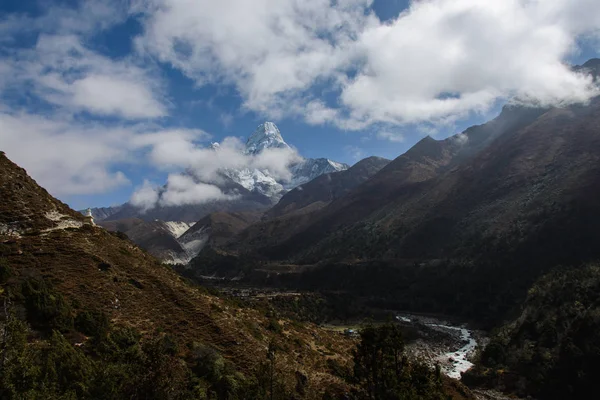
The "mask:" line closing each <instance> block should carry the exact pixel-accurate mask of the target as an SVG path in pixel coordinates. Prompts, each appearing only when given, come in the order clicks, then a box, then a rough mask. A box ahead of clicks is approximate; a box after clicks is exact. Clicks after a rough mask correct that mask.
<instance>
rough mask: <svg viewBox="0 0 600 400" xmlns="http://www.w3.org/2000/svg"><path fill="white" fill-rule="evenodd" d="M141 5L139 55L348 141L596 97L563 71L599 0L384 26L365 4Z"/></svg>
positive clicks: (459, 0) (588, 85) (447, 5)
mask: <svg viewBox="0 0 600 400" xmlns="http://www.w3.org/2000/svg"><path fill="white" fill-rule="evenodd" d="M146 4H147V6H146V7H145V8H144V11H145V13H146V14H147V16H148V18H147V19H146V20H145V33H144V35H143V36H141V37H139V38H138V39H137V46H138V49H140V50H141V51H142V52H147V53H150V54H153V55H156V56H157V57H159V59H161V60H162V61H164V62H168V63H170V64H172V65H173V66H174V67H175V68H178V69H180V70H181V71H183V72H184V73H185V74H186V75H187V76H189V77H190V78H192V79H194V80H195V81H196V83H197V84H199V85H203V84H206V83H227V84H232V85H234V86H235V87H236V88H237V90H238V91H239V93H240V94H241V96H242V98H243V99H244V106H245V107H246V108H248V109H250V110H253V111H257V112H259V113H262V114H266V115H268V116H274V117H282V116H289V115H296V116H302V117H303V118H304V119H305V120H306V121H307V122H308V123H311V124H324V123H333V124H336V125H337V126H338V127H340V128H343V129H350V130H353V129H363V128H365V127H367V126H369V125H371V124H377V123H384V124H390V125H406V124H418V123H421V122H423V121H427V122H429V123H430V124H431V123H433V124H448V123H451V122H452V121H454V120H456V119H458V118H461V117H465V116H467V115H468V114H469V113H483V112H486V111H487V110H489V109H490V107H491V106H492V105H494V104H495V103H496V102H497V101H498V100H507V99H511V98H518V99H520V101H523V102H526V103H528V104H531V103H533V104H536V105H562V104H568V103H572V102H582V101H586V100H587V99H589V98H590V96H594V95H596V94H598V91H597V88H596V87H595V86H594V85H592V82H591V80H590V78H589V77H586V76H584V75H581V74H578V73H575V72H573V71H572V70H571V69H570V68H569V66H567V65H565V63H564V62H565V59H566V58H567V57H568V56H569V55H571V54H573V52H575V51H576V50H577V47H576V41H577V39H578V38H579V37H581V36H582V35H586V36H587V37H590V36H594V35H595V36H597V34H598V27H599V26H600V2H597V1H595V0H553V1H550V0H536V1H526V0H506V1H481V0H423V1H413V2H411V3H410V6H409V8H408V9H407V10H405V11H404V12H402V13H401V14H400V15H399V16H398V17H397V18H396V19H393V20H391V21H386V22H385V23H383V22H381V21H379V20H378V19H377V18H376V17H375V16H374V14H373V13H372V11H370V9H369V6H370V4H371V2H370V1H367V0H350V1H346V2H331V1H329V0H309V1H306V0H304V1H298V0H277V1H274V0H257V1H253V2H247V1H245V0H227V1H221V2H213V1H209V0H199V1H195V2H185V1H180V0H152V1H150V2H149V3H146ZM148 4H149V5H148ZM315 85H316V86H317V87H319V88H320V89H319V90H322V88H323V87H325V88H326V90H327V91H328V92H329V93H330V94H333V95H334V96H335V100H333V101H327V102H326V101H325V100H323V99H322V98H321V96H320V93H318V92H315V91H314V90H313V89H314V87H315Z"/></svg>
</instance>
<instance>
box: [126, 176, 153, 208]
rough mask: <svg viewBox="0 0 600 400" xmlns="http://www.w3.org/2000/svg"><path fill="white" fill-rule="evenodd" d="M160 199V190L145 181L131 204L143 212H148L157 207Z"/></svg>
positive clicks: (133, 195) (135, 193)
mask: <svg viewBox="0 0 600 400" xmlns="http://www.w3.org/2000/svg"><path fill="white" fill-rule="evenodd" d="M158 199H159V189H158V187H157V186H156V185H154V184H152V183H151V182H150V181H148V180H144V183H143V184H142V186H141V187H139V188H137V190H136V191H135V192H133V194H132V195H131V199H130V200H129V201H130V202H131V204H133V205H134V206H136V207H138V208H139V209H141V210H142V211H148V210H150V209H152V208H154V207H155V206H156V203H157V202H158Z"/></svg>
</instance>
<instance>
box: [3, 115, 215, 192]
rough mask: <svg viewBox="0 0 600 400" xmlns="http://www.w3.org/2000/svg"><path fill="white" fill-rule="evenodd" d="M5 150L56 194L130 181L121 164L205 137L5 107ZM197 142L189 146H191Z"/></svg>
mask: <svg viewBox="0 0 600 400" xmlns="http://www.w3.org/2000/svg"><path fill="white" fill-rule="evenodd" d="M0 132H1V134H0V148H1V149H2V150H4V151H5V152H6V154H7V156H8V157H9V158H10V159H12V160H13V161H14V162H16V163H17V164H19V165H21V166H24V167H25V168H26V169H27V171H28V172H29V173H30V174H31V176H32V177H33V178H34V179H36V180H37V181H38V183H39V184H40V185H42V186H43V187H45V188H47V189H48V190H49V191H50V192H51V193H53V194H55V195H59V196H62V195H74V194H92V193H105V192H109V191H111V190H113V189H115V188H117V187H120V186H123V185H128V184H130V182H129V180H128V178H127V177H126V176H125V174H124V173H123V172H122V171H121V170H120V168H119V167H118V166H121V168H122V166H123V165H126V164H136V163H145V162H146V159H145V155H144V154H145V153H147V152H152V150H153V149H154V148H155V147H156V146H159V145H161V144H162V143H164V142H165V141H167V140H171V141H177V140H180V141H184V140H187V141H190V142H192V141H199V140H200V141H201V140H205V139H206V138H207V137H208V135H207V134H206V133H205V132H203V131H200V130H184V129H180V130H165V129H157V128H151V127H148V126H145V125H139V124H138V125H122V124H116V125H114V126H110V125H105V124H100V123H94V122H79V121H77V120H72V119H68V118H64V116H62V115H58V116H52V117H46V116H40V115H32V114H28V113H24V112H1V111H0ZM191 145H192V144H190V146H191Z"/></svg>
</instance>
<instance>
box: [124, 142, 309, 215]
mask: <svg viewBox="0 0 600 400" xmlns="http://www.w3.org/2000/svg"><path fill="white" fill-rule="evenodd" d="M187 135H189V132H188V131H184V132H181V134H179V135H176V134H173V132H168V134H167V135H165V136H162V134H161V140H154V139H156V138H155V137H152V136H148V135H146V136H143V137H141V138H139V140H141V141H143V143H145V144H148V143H150V142H151V144H152V148H151V150H150V151H149V152H148V158H149V161H150V162H151V163H152V164H153V165H154V166H155V167H156V168H159V169H167V170H182V169H184V170H185V171H186V173H185V174H180V173H171V174H169V177H168V180H167V184H166V185H165V186H164V187H162V188H158V187H152V186H151V185H149V184H147V183H145V184H144V185H143V186H142V187H140V188H139V189H138V190H137V191H136V192H135V193H134V194H133V196H132V197H131V200H130V201H131V203H132V204H134V205H135V206H137V207H139V208H141V209H143V210H148V209H150V208H153V207H154V206H175V205H188V204H202V203H206V202H210V201H215V200H233V199H235V198H237V197H238V193H237V191H236V189H233V190H225V191H224V189H222V187H227V186H228V182H229V181H228V179H229V174H230V173H239V172H240V171H241V173H242V174H243V175H244V176H246V177H247V178H248V179H254V178H256V179H261V178H263V177H264V176H265V175H264V173H267V175H268V176H270V177H272V178H274V179H276V180H277V181H279V182H286V181H289V180H290V179H291V177H292V174H291V171H290V167H291V166H292V165H294V164H296V163H298V162H300V161H301V160H302V157H300V155H299V154H298V153H297V152H296V150H294V149H292V148H275V149H270V148H267V149H264V150H263V151H261V152H260V153H258V154H248V153H246V152H245V146H244V144H243V143H242V142H241V141H240V140H239V139H238V138H236V137H226V138H224V139H223V141H222V142H221V143H213V144H212V145H211V146H210V147H206V146H203V145H201V144H198V143H196V142H194V141H192V140H190V138H189V137H188V136H187ZM254 171H260V172H259V173H254Z"/></svg>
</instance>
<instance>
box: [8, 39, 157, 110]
mask: <svg viewBox="0 0 600 400" xmlns="http://www.w3.org/2000/svg"><path fill="white" fill-rule="evenodd" d="M0 61H1V60H0ZM3 65H4V67H3V69H4V68H10V70H11V77H12V79H11V81H10V82H5V83H4V88H5V89H7V86H8V88H11V87H12V88H13V89H17V90H21V91H23V90H25V89H26V88H29V87H31V91H32V92H33V93H34V94H35V95H37V96H38V97H39V98H41V99H42V100H44V101H47V102H49V103H52V104H55V105H57V106H59V107H61V108H62V109H63V110H65V111H69V112H79V111H88V112H90V113H92V114H96V115H100V116H106V115H112V116H119V117H123V118H128V119H140V118H157V117H162V116H165V115H167V107H166V106H165V104H164V100H162V97H163V95H162V87H161V81H160V79H156V77H155V76H154V74H153V73H152V72H151V71H149V70H148V69H144V68H142V67H140V66H138V65H136V64H135V63H134V62H132V61H131V60H128V59H124V60H118V61H115V60H112V59H111V58H108V57H105V56H102V55H100V54H98V53H96V52H93V51H91V50H89V49H87V48H86V47H85V46H84V45H83V44H82V42H81V39H80V38H79V37H77V36H73V35H61V36H56V35H51V36H50V35H41V36H40V37H39V39H38V41H37V44H36V46H35V47H34V48H31V49H20V50H18V51H16V52H15V55H14V56H13V57H12V58H10V59H5V60H4V62H3ZM0 89H2V87H0Z"/></svg>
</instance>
